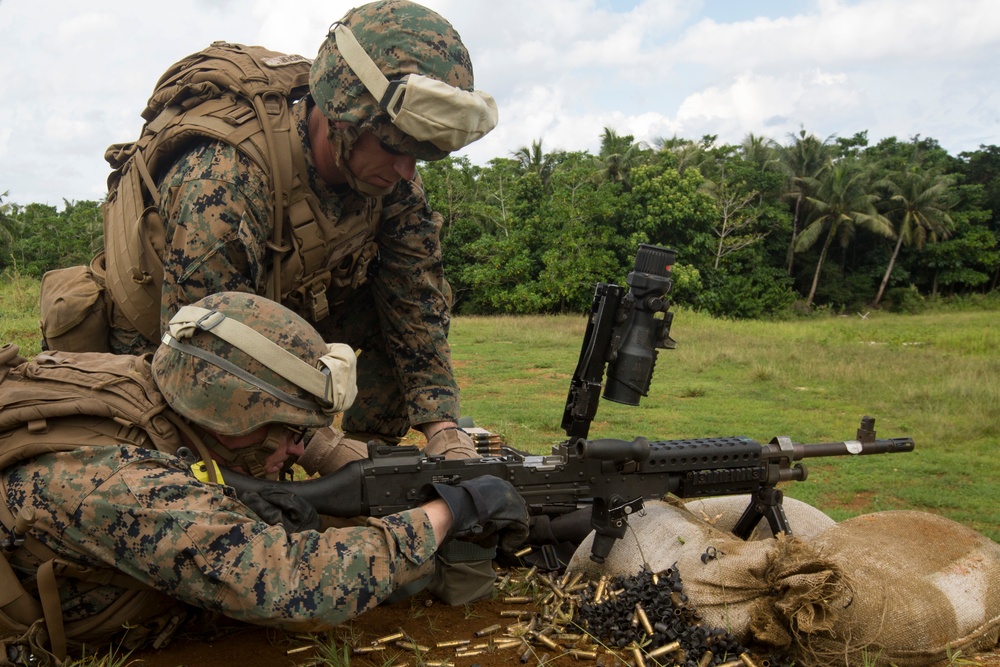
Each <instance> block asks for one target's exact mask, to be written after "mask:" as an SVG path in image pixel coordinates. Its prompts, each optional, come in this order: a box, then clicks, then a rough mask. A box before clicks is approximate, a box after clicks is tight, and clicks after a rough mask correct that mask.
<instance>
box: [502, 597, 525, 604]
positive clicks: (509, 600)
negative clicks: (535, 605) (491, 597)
mask: <svg viewBox="0 0 1000 667" xmlns="http://www.w3.org/2000/svg"><path fill="white" fill-rule="evenodd" d="M502 601H503V603H504V604H525V603H527V602H531V601H532V598H531V597H529V596H527V595H508V596H507V597H505V598H504V599H503V600H502Z"/></svg>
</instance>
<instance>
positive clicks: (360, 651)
mask: <svg viewBox="0 0 1000 667" xmlns="http://www.w3.org/2000/svg"><path fill="white" fill-rule="evenodd" d="M385 648H386V647H385V646H358V647H355V648H353V649H351V653H352V654H353V655H364V654H366V653H375V652H376V651H384V650H385Z"/></svg>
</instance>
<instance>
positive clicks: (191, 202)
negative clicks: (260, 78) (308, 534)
mask: <svg viewBox="0 0 1000 667" xmlns="http://www.w3.org/2000/svg"><path fill="white" fill-rule="evenodd" d="M310 107H311V104H310V102H309V101H308V100H303V101H302V102H299V103H298V104H297V105H295V109H294V113H295V114H296V116H297V119H298V121H299V122H298V128H299V135H300V138H301V140H302V142H303V145H304V146H305V147H307V150H306V151H305V157H306V161H307V166H308V167H309V182H310V185H311V187H312V189H313V190H314V192H316V194H317V195H319V201H320V203H321V205H322V206H323V209H324V213H325V214H326V215H327V216H328V217H330V218H331V219H334V220H336V219H337V218H339V217H340V216H341V215H342V214H343V212H344V211H345V210H348V209H349V210H351V211H356V210H358V209H362V210H363V209H364V208H369V209H373V208H374V202H373V200H372V199H371V198H366V197H362V196H360V195H358V194H356V193H353V192H351V191H347V192H340V193H338V192H337V191H335V189H334V188H332V187H331V186H329V185H328V184H326V183H325V182H323V180H322V179H320V178H319V176H318V174H317V173H316V171H315V169H314V167H313V163H312V158H311V151H310V150H308V146H309V139H308V134H307V127H306V125H307V120H306V119H307V113H308V109H309V108H310ZM160 194H161V197H162V199H161V204H160V210H161V215H162V216H163V218H164V221H165V227H166V237H165V247H164V251H163V257H164V278H163V297H162V302H161V311H160V313H161V318H160V319H161V329H162V328H164V327H165V326H166V323H167V321H169V319H170V317H171V316H172V315H173V313H175V312H177V309H178V308H180V307H181V306H183V305H185V304H187V303H192V302H194V301H196V300H198V299H199V298H201V297H203V296H205V295H207V294H213V293H216V292H221V291H244V292H251V293H256V294H262V293H263V292H264V291H265V287H266V285H265V281H266V277H267V270H268V266H267V263H268V259H269V257H268V250H267V245H268V242H269V241H270V239H271V226H272V223H271V220H270V211H271V208H270V203H269V202H270V192H269V190H268V186H267V178H266V175H265V174H264V172H263V171H262V170H261V169H260V168H259V167H257V166H256V165H255V164H254V163H253V162H252V161H251V160H249V159H248V158H247V157H246V156H244V155H243V154H242V153H240V152H239V151H238V150H237V149H235V148H233V147H232V146H229V145H227V144H224V143H219V142H207V141H206V142H202V143H199V144H197V145H196V146H194V147H193V148H191V149H189V150H188V151H187V152H186V153H185V154H184V155H182V156H181V157H180V158H179V159H178V160H177V161H176V162H175V163H174V164H173V165H172V166H171V167H170V169H169V170H168V171H167V172H166V173H165V174H164V175H163V177H162V179H161V185H160ZM381 217H382V223H381V225H380V227H379V232H378V235H377V237H376V242H377V243H378V248H379V257H378V267H377V268H376V269H374V270H372V271H370V279H369V281H368V283H367V284H366V285H364V286H362V287H361V288H360V289H359V290H356V291H355V292H354V293H349V294H347V295H345V296H348V301H347V302H346V303H344V304H342V305H341V306H339V307H338V306H332V314H331V316H330V317H328V318H326V319H324V320H322V321H321V322H318V323H314V325H315V326H316V327H317V329H319V331H320V333H321V334H322V335H323V337H324V339H326V340H328V341H336V342H341V343H346V344H348V345H351V346H352V347H354V348H357V349H360V350H362V353H361V356H360V357H359V359H358V398H357V400H356V401H355V403H354V406H353V407H352V408H351V409H350V410H348V411H347V412H346V413H345V415H344V422H343V426H344V430H346V431H355V432H361V433H384V434H387V435H395V436H401V435H403V434H405V433H406V430H407V429H408V428H409V426H410V424H422V423H426V422H431V421H446V420H452V421H454V420H455V419H457V417H458V390H457V388H456V385H455V381H454V377H453V374H452V368H451V352H450V348H449V346H448V340H447V335H448V325H449V322H450V313H449V303H448V301H449V297H448V288H447V283H446V282H445V280H444V270H443V265H442V262H441V247H440V242H439V232H440V226H441V218H440V216H438V215H437V214H434V213H432V212H431V211H430V209H429V208H428V207H427V201H426V198H425V195H424V191H423V187H422V185H421V184H420V181H419V177H418V178H417V179H415V180H414V181H402V182H400V183H399V184H398V185H397V187H396V188H395V189H394V190H393V192H392V193H391V194H390V195H387V196H386V197H383V198H382V201H381ZM341 298H342V297H341ZM338 300H339V299H338ZM331 303H334V300H333V299H331ZM301 314H302V315H303V316H306V317H308V313H301ZM115 333H116V336H115V337H113V339H112V342H113V348H114V350H115V351H116V352H118V353H130V354H134V353H137V352H147V351H151V349H155V347H153V346H152V345H151V344H150V343H148V342H147V341H146V340H145V339H144V338H142V337H141V336H139V335H138V334H137V333H135V332H131V333H127V332H125V331H123V330H118V331H116V332H115Z"/></svg>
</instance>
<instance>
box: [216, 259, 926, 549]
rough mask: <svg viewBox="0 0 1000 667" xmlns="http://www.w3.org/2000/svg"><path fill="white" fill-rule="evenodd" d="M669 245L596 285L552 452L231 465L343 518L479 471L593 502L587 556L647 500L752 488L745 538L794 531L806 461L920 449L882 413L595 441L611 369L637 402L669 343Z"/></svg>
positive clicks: (414, 500)
mask: <svg viewBox="0 0 1000 667" xmlns="http://www.w3.org/2000/svg"><path fill="white" fill-rule="evenodd" d="M674 259H675V253H674V252H673V251H671V250H667V249H664V248H659V247H656V246H647V245H643V246H640V248H639V251H638V254H637V256H636V263H635V269H634V270H633V271H632V272H631V273H630V274H629V276H628V281H627V284H628V286H629V289H628V291H626V290H624V289H623V288H621V287H619V286H617V285H610V284H604V283H601V284H598V286H597V289H596V291H595V295H594V301H593V304H592V307H591V313H590V319H589V321H588V324H587V330H586V333H585V335H584V341H583V348H582V350H581V353H580V360H579V363H578V364H577V368H576V372H575V373H574V376H573V379H572V381H571V384H570V390H569V395H568V397H567V401H566V409H565V411H564V414H563V422H562V425H563V428H564V429H565V431H566V434H567V436H568V439H567V440H566V441H564V442H562V443H560V444H558V445H555V446H554V447H553V448H552V453H551V454H550V455H531V454H527V453H525V452H520V451H517V450H515V449H512V448H509V447H505V446H502V447H499V448H496V449H491V450H490V452H489V453H488V454H487V455H485V456H482V457H481V458H477V459H466V460H452V461H447V460H444V459H443V458H441V457H431V458H429V457H426V456H425V455H424V454H423V453H422V452H421V451H420V450H419V449H418V448H416V447H386V446H379V445H376V444H375V443H370V444H369V445H368V458H367V459H362V460H359V461H354V462H352V463H350V464H348V465H346V466H344V467H343V468H341V469H340V470H338V471H336V472H335V473H333V474H331V475H326V476H324V477H321V478H317V479H312V480H306V481H302V482H272V481H268V480H262V479H257V478H253V477H246V476H243V475H238V474H235V473H231V472H230V473H226V475H225V483H226V484H228V485H230V486H232V487H234V488H236V490H237V491H238V492H244V491H256V492H259V491H261V490H264V489H266V488H269V487H272V486H274V485H279V486H280V487H281V488H283V489H286V490H289V491H292V492H293V493H295V494H297V495H299V496H300V497H302V498H303V499H305V500H306V501H307V502H309V503H310V504H312V505H313V506H315V508H316V510H317V511H318V512H319V513H320V514H326V515H328V516H335V517H357V516H385V515H387V514H393V513H396V512H400V511H402V510H406V509H411V508H413V507H416V506H417V505H419V504H420V503H421V500H422V498H423V497H424V496H423V494H422V489H423V488H424V487H425V486H426V485H428V484H432V483H455V482H458V481H461V480H463V479H471V478H474V477H479V476H481V475H494V476H496V477H500V478H502V479H506V480H508V481H509V482H510V483H511V484H513V485H514V487H515V488H517V490H518V493H519V494H520V495H521V497H522V498H524V500H525V502H526V503H527V505H528V509H529V512H530V513H531V514H533V515H539V514H546V515H550V516H552V515H561V514H567V513H569V512H573V511H576V510H577V509H579V508H581V507H588V506H589V507H590V508H591V527H592V528H593V529H594V531H595V536H594V542H593V546H592V550H591V558H592V559H593V560H594V561H596V562H599V563H600V562H603V561H604V559H605V558H606V557H607V556H608V554H609V553H610V551H611V548H612V547H613V546H614V543H615V541H616V540H618V539H620V538H621V537H623V536H624V535H625V531H626V529H627V526H628V517H629V515H630V514H633V513H636V512H639V511H641V510H642V508H643V502H644V500H645V499H649V498H660V497H663V496H664V495H666V494H673V495H675V496H677V497H680V498H696V497H706V496H723V495H743V494H749V495H750V497H751V500H750V504H749V506H748V507H747V509H746V510H745V511H744V512H743V515H742V516H741V518H740V519H739V521H738V522H737V524H736V526H735V527H734V529H733V532H734V533H735V534H736V535H737V536H739V537H741V538H743V539H746V538H748V537H749V536H750V534H751V533H752V532H753V530H754V528H755V527H756V526H757V524H758V523H759V522H760V520H761V519H766V520H767V522H768V525H769V526H770V527H771V531H772V532H773V533H774V534H778V533H779V532H784V533H787V534H791V533H792V528H791V526H789V525H788V520H787V518H786V517H785V512H784V509H783V508H782V498H783V494H782V492H781V491H780V490H778V489H777V484H779V483H780V482H786V481H803V480H805V479H806V468H805V467H804V466H803V465H802V464H800V463H796V462H797V461H800V460H802V459H805V458H813V457H821V456H841V455H867V454H886V453H895V452H909V451H912V450H913V446H914V445H913V440H912V439H911V438H891V439H879V438H876V434H875V420H874V419H873V418H871V417H867V416H866V417H863V418H862V420H861V425H860V427H859V428H858V430H857V434H856V439H854V440H845V441H842V442H829V443H819V444H799V443H794V442H792V441H791V439H789V438H787V437H785V436H780V437H776V438H774V439H773V440H771V442H769V443H768V444H761V443H760V442H758V441H756V440H752V439H750V438H746V437H722V438H698V439H690V440H656V441H650V440H647V439H646V438H641V437H640V438H636V439H634V440H632V441H627V440H611V439H588V435H589V430H590V425H591V422H592V421H593V419H594V416H595V414H596V412H597V405H598V402H599V397H600V392H601V386H602V380H603V377H604V373H605V366H607V376H608V377H607V383H606V387H605V389H604V397H605V398H607V399H609V400H612V401H617V402H619V403H625V404H629V405H637V404H638V402H639V398H640V397H641V396H645V395H646V394H647V392H648V390H649V385H650V381H651V379H652V374H653V368H654V366H655V362H656V356H657V351H656V350H657V348H660V349H672V348H674V347H675V343H674V341H673V340H672V339H671V338H670V324H671V321H672V314H671V313H670V312H669V311H668V300H667V294H668V293H669V291H670V287H671V280H670V270H671V266H672V264H673V262H674Z"/></svg>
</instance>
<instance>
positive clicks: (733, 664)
mask: <svg viewBox="0 0 1000 667" xmlns="http://www.w3.org/2000/svg"><path fill="white" fill-rule="evenodd" d="M715 667H744V665H743V661H742V660H730V661H729V662H724V663H722V664H720V665H716V666H715Z"/></svg>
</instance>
